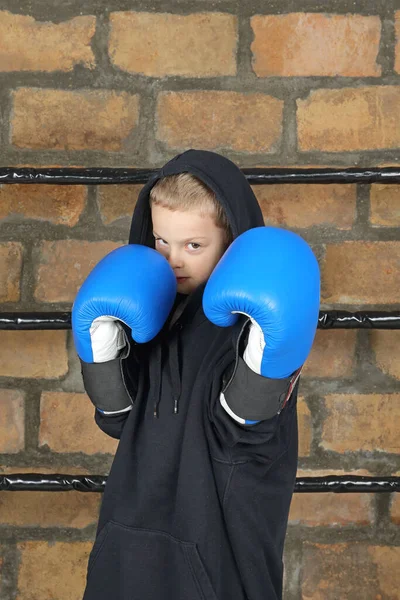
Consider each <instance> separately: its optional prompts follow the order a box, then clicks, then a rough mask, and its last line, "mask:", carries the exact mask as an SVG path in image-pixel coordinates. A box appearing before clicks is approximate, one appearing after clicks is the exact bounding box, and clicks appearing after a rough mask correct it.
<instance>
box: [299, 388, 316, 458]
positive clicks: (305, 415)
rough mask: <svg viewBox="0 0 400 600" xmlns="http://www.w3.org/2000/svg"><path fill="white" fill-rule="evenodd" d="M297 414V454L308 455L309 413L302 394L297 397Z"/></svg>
mask: <svg viewBox="0 0 400 600" xmlns="http://www.w3.org/2000/svg"><path fill="white" fill-rule="evenodd" d="M297 416H298V426H299V456H310V452H311V440H312V421H311V413H310V409H309V408H308V406H307V404H306V402H305V399H304V397H303V396H299V397H298V399H297Z"/></svg>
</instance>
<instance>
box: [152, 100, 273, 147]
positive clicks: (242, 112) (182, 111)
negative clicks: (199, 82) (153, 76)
mask: <svg viewBox="0 0 400 600" xmlns="http://www.w3.org/2000/svg"><path fill="white" fill-rule="evenodd" d="M282 110H283V102H282V100H278V99H277V98H273V97H272V96H268V95H267V94H241V93H239V92H221V91H205V92H203V91H194V92H164V93H161V94H160V95H159V98H158V105H157V117H156V119H157V138H158V139H159V140H161V141H162V142H165V143H166V144H167V145H168V146H170V147H171V148H184V149H186V148H187V147H202V148H204V149H209V150H212V149H217V148H231V149H232V150H236V151H238V152H249V153H251V152H272V151H274V150H277V149H278V145H279V141H280V137H281V132H282Z"/></svg>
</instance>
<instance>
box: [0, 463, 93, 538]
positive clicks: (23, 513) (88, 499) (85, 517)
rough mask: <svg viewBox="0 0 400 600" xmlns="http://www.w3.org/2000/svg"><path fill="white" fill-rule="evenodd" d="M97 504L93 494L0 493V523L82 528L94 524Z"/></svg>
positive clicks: (71, 492)
mask: <svg viewBox="0 0 400 600" xmlns="http://www.w3.org/2000/svg"><path fill="white" fill-rule="evenodd" d="M14 472H15V473H17V471H16V470H15V471H14ZM100 503H101V494H99V493H97V492H88V493H83V492H78V491H75V490H72V491H69V492H68V493H67V492H34V491H30V492H29V493H28V492H26V491H24V492H0V512H1V523H2V524H3V525H9V526H15V527H17V526H18V527H74V528H76V529H83V528H85V527H87V526H89V525H93V524H95V523H96V522H97V520H98V514H99V507H100Z"/></svg>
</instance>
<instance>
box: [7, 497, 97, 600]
mask: <svg viewBox="0 0 400 600" xmlns="http://www.w3.org/2000/svg"><path fill="white" fill-rule="evenodd" d="M86 495H89V494H86ZM92 546H93V543H92V542H46V541H43V542H42V541H40V542H36V541H35V542H31V541H29V542H20V543H18V544H17V548H18V551H19V553H20V561H21V562H20V566H19V571H18V596H17V599H18V600H38V599H39V598H40V600H55V598H57V600H78V599H80V598H82V596H83V591H84V589H85V580H86V571H87V563H88V560H89V553H90V551H91V549H92Z"/></svg>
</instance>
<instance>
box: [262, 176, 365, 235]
mask: <svg viewBox="0 0 400 600" xmlns="http://www.w3.org/2000/svg"><path fill="white" fill-rule="evenodd" d="M253 191H254V192H255V194H256V196H257V200H258V202H259V204H260V206H261V210H262V212H263V215H264V219H265V224H266V225H275V226H278V227H281V226H285V227H289V228H290V227H311V226H313V225H331V226H332V227H335V228H337V229H341V230H348V229H351V227H352V225H353V222H354V219H355V211H356V186H354V185H339V184H330V185H319V184H316V185H308V184H290V183H288V184H285V185H281V184H272V185H255V186H253Z"/></svg>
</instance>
